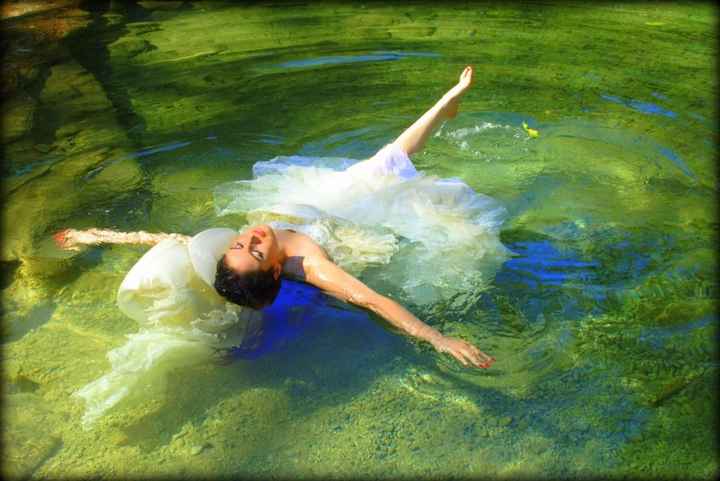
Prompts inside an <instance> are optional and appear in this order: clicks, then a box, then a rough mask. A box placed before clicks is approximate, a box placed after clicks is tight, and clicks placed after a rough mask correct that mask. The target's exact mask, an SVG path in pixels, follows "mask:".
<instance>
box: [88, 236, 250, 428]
mask: <svg viewBox="0 0 720 481" xmlns="http://www.w3.org/2000/svg"><path fill="white" fill-rule="evenodd" d="M191 245H192V243H191ZM117 304H118V307H119V308H120V310H121V311H122V312H123V313H125V314H126V315H127V316H128V317H131V318H132V319H134V320H135V321H137V323H138V324H139V326H140V330H139V331H138V332H137V333H134V334H131V335H129V336H128V340H127V342H126V343H125V344H124V345H123V346H121V347H119V348H117V349H113V350H112V351H110V352H109V353H108V360H109V361H110V365H111V369H110V372H109V373H107V374H105V375H104V376H102V377H101V378H99V379H97V380H95V381H93V382H91V383H89V384H87V385H86V386H84V387H83V388H81V389H80V390H79V391H77V392H76V393H75V395H76V396H79V397H81V398H83V399H84V400H85V414H84V416H83V424H84V425H85V426H86V427H89V426H90V425H92V424H93V423H94V422H95V421H96V420H97V419H98V418H99V417H100V416H102V415H103V414H104V413H105V412H106V411H107V410H108V409H110V408H112V407H113V406H115V405H116V404H118V403H119V402H120V401H122V400H124V399H125V398H131V397H133V394H137V393H138V392H142V391H145V390H147V389H148V388H149V387H152V388H153V391H154V392H161V391H162V385H163V384H164V382H165V378H166V375H167V373H168V372H169V371H170V370H173V369H178V368H181V367H187V366H190V365H195V364H199V363H202V362H206V361H208V360H210V359H212V357H213V355H214V353H215V352H216V350H217V349H222V348H227V347H231V346H235V345H238V344H240V343H241V342H242V341H243V339H244V338H245V337H247V335H248V333H250V332H252V331H254V330H256V329H257V328H258V325H259V324H260V321H261V314H260V313H259V312H257V311H254V310H252V309H248V308H243V307H240V306H237V305H234V304H231V303H228V302H226V301H225V300H224V299H223V298H222V297H220V296H219V295H218V294H217V293H216V292H215V290H214V289H213V288H212V287H210V286H208V285H207V284H206V283H205V282H204V281H203V280H202V279H201V278H200V277H199V276H198V274H197V273H196V271H195V269H194V267H193V263H192V261H191V256H190V253H189V248H188V245H186V244H183V243H181V242H178V241H176V240H174V239H167V240H164V241H162V242H160V243H159V244H157V245H156V246H154V247H153V248H152V249H150V250H149V251H148V252H147V253H145V255H144V256H143V257H142V258H140V260H139V261H138V262H137V263H136V264H135V265H134V266H133V268H132V269H131V270H130V272H128V273H127V275H126V276H125V279H124V280H123V282H122V284H121V285H120V288H119V289H118V293H117Z"/></svg>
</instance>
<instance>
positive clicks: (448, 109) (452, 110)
mask: <svg viewBox="0 0 720 481" xmlns="http://www.w3.org/2000/svg"><path fill="white" fill-rule="evenodd" d="M473 73H474V72H473V68H472V67H471V66H469V65H468V66H467V67H465V70H463V71H462V73H461V74H460V80H459V81H458V83H457V85H455V86H454V87H453V88H451V89H450V90H448V92H447V93H446V94H445V96H444V98H445V99H446V103H445V105H443V107H442V111H443V114H444V115H445V116H446V117H447V118H449V119H452V118H454V117H455V116H456V115H457V113H458V107H459V105H460V99H461V98H462V96H463V95H464V94H465V92H466V91H467V90H468V89H469V88H470V86H471V85H472V81H473Z"/></svg>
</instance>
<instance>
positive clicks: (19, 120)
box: [2, 96, 36, 144]
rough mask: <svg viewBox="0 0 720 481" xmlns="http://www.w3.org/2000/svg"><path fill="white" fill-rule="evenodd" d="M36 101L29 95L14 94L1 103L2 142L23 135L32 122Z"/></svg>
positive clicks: (7, 141) (10, 140) (28, 129)
mask: <svg viewBox="0 0 720 481" xmlns="http://www.w3.org/2000/svg"><path fill="white" fill-rule="evenodd" d="M35 106H36V102H35V100H33V99H32V98H30V97H21V96H15V97H14V98H12V99H10V100H8V101H5V102H3V104H2V126H3V128H2V143H4V144H6V143H9V142H13V141H15V140H17V139H19V138H21V137H23V136H25V135H26V134H27V133H28V132H29V131H30V129H31V128H32V124H33V114H34V113H35Z"/></svg>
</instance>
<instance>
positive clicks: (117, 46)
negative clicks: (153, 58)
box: [109, 37, 155, 58]
mask: <svg viewBox="0 0 720 481" xmlns="http://www.w3.org/2000/svg"><path fill="white" fill-rule="evenodd" d="M109 48H110V52H111V54H112V55H113V56H117V57H123V58H132V57H135V56H137V55H140V54H141V53H143V52H147V51H149V50H152V49H153V48H155V47H154V46H153V44H151V43H150V42H149V41H147V40H145V39H144V38H137V37H123V38H120V39H119V40H117V41H116V42H115V43H113V44H112V45H110V46H109Z"/></svg>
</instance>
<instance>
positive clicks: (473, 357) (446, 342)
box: [432, 336, 495, 369]
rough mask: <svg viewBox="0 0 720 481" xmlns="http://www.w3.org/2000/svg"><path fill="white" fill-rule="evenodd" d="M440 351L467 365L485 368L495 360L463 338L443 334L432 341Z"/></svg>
mask: <svg viewBox="0 0 720 481" xmlns="http://www.w3.org/2000/svg"><path fill="white" fill-rule="evenodd" d="M432 345H433V347H434V348H435V349H436V350H437V351H438V352H447V353H449V354H450V355H451V356H452V357H454V358H455V359H457V360H458V361H460V363H461V364H462V365H463V366H465V367H467V366H469V365H471V364H472V365H473V366H475V367H481V368H483V369H487V368H489V367H490V366H491V365H492V363H494V362H495V358H494V357H492V356H488V355H487V354H485V353H484V352H482V351H481V350H480V349H478V348H477V347H475V346H473V345H472V344H470V343H469V342H465V341H463V340H462V339H456V338H454V337H445V336H442V337H440V338H438V340H436V341H434V342H433V343H432Z"/></svg>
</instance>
